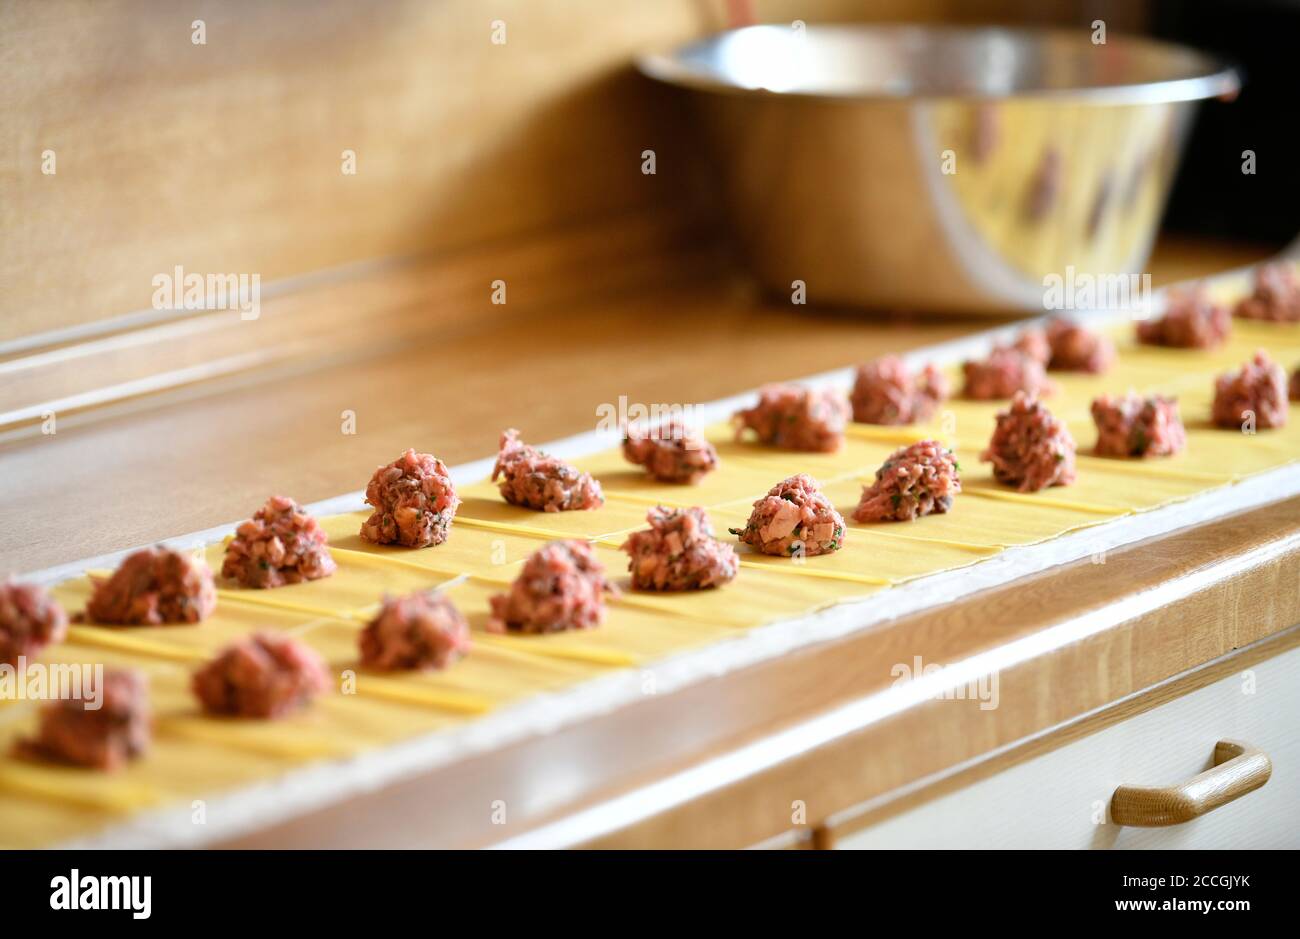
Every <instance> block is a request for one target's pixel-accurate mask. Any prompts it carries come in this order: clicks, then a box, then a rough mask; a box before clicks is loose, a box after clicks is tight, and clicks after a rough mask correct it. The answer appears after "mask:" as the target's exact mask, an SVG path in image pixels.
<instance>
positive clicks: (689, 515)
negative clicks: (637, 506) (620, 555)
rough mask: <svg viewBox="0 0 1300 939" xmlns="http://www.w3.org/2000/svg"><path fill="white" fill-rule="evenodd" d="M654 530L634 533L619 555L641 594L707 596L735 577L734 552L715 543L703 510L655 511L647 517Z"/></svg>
mask: <svg viewBox="0 0 1300 939" xmlns="http://www.w3.org/2000/svg"><path fill="white" fill-rule="evenodd" d="M646 521H648V522H649V523H650V527H649V528H648V529H646V530H644V531H637V532H633V533H632V534H630V535H628V537H627V540H626V541H624V542H623V545H622V548H621V550H623V551H626V552H627V553H628V555H629V556H630V559H629V561H628V565H627V569H628V570H629V571H630V572H631V574H632V586H633V587H635V588H636V589H638V590H703V589H706V588H709V587H718V586H721V585H722V584H725V583H727V582H728V581H730V580H732V579H733V578H734V577H735V576H736V571H737V570H738V569H739V561H738V559H737V558H736V549H735V548H733V547H732V546H731V545H729V544H723V543H722V542H721V541H718V540H717V539H716V538H714V537H713V526H712V525H710V524H709V517H708V515H706V514H705V512H704V510H703V509H699V508H690V509H667V508H664V507H663V506H656V507H655V508H653V509H651V510H650V511H649V513H647V515H646Z"/></svg>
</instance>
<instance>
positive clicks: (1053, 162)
mask: <svg viewBox="0 0 1300 939" xmlns="http://www.w3.org/2000/svg"><path fill="white" fill-rule="evenodd" d="M639 66H640V68H641V70H642V71H643V72H644V73H645V74H646V75H648V76H650V77H651V78H654V79H657V80H659V81H662V82H666V83H668V84H670V85H674V86H678V87H680V88H684V89H687V91H688V93H689V94H690V95H691V96H692V97H693V99H694V100H695V103H696V104H697V105H698V113H699V117H700V125H701V129H702V131H703V132H704V134H705V135H706V136H707V138H708V144H709V150H710V151H711V153H712V154H713V156H714V158H715V159H714V162H715V164H716V168H717V171H718V180H719V185H720V188H721V191H722V192H723V193H724V194H725V200H726V204H727V207H728V210H729V212H730V215H731V218H732V221H733V223H734V227H735V229H736V232H737V234H738V236H739V239H740V241H741V243H742V244H743V245H744V247H745V249H746V252H747V254H748V257H749V260H750V264H751V267H752V269H753V272H754V274H755V275H756V276H757V278H758V279H759V280H760V281H761V282H762V283H763V284H764V285H765V286H766V287H768V288H769V289H771V290H773V291H777V292H780V293H785V294H789V293H791V292H792V290H794V289H795V288H794V287H792V284H794V282H796V281H801V282H803V283H804V284H805V285H806V293H807V297H808V301H809V302H811V303H828V304H846V305H855V306H869V307H892V308H897V307H903V308H911V309H921V310H936V311H980V312H983V311H993V310H1000V311H1006V310H1008V309H1013V310H1014V309H1024V310H1031V309H1032V310H1037V311H1041V310H1042V309H1043V305H1044V302H1043V301H1044V278H1045V277H1047V276H1048V275H1050V274H1058V275H1061V276H1063V277H1064V276H1065V275H1066V274H1067V268H1073V271H1074V273H1075V274H1080V273H1090V274H1093V275H1114V274H1127V273H1136V272H1140V271H1141V268H1142V266H1143V265H1144V264H1145V263H1146V260H1147V257H1148V255H1149V253H1150V249H1151V242H1152V239H1153V237H1154V235H1155V230H1156V225H1157V224H1158V222H1159V220H1160V215H1161V212H1162V210H1163V208H1164V203H1165V198H1166V195H1167V193H1168V189H1169V183H1170V181H1171V179H1172V176H1173V173H1174V170H1175V169H1176V167H1177V163H1178V159H1179V156H1180V154H1181V150H1182V146H1183V142H1184V138H1185V135H1186V131H1187V129H1188V127H1189V123H1190V120H1191V118H1192V115H1193V112H1194V109H1195V107H1196V102H1198V101H1199V100H1201V99H1204V98H1210V97H1215V96H1220V97H1227V96H1231V95H1233V94H1235V93H1236V91H1237V90H1238V88H1239V84H1240V83H1239V81H1238V77H1237V74H1236V72H1235V71H1234V70H1233V69H1231V68H1229V67H1226V66H1225V65H1223V64H1222V63H1219V62H1216V61H1214V60H1212V59H1210V58H1208V57H1206V56H1204V55H1202V54H1200V53H1197V52H1194V51H1192V50H1190V49H1185V48H1181V47H1178V46H1172V45H1167V44H1163V43H1156V42H1151V41H1145V40H1136V39H1129V38H1118V37H1109V38H1108V40H1107V41H1106V42H1105V43H1104V44H1094V43H1093V41H1092V34H1091V33H1089V32H1078V33H1075V32H1069V33H1067V32H1057V31H1037V30H1035V31H1029V30H1007V29H959V28H929V27H914V26H818V27H807V28H806V29H804V28H794V27H786V26H755V27H750V28H747V29H741V30H736V31H733V32H729V33H724V34H722V35H720V36H717V37H714V38H711V39H709V40H706V41H704V42H700V43H698V44H695V45H691V46H687V47H686V48H683V49H679V50H677V51H675V52H672V53H669V54H659V55H650V56H646V57H644V58H642V59H641V60H640V62H639Z"/></svg>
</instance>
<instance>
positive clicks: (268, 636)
mask: <svg viewBox="0 0 1300 939" xmlns="http://www.w3.org/2000/svg"><path fill="white" fill-rule="evenodd" d="M191 687H192V688H193V690H194V695H195V697H197V698H198V699H199V703H200V704H201V705H203V709H204V710H205V711H207V712H208V713H210V714H225V715H231V716H234V717H254V718H271V717H281V716H283V715H285V714H288V713H289V712H291V711H293V710H296V709H297V708H299V707H301V706H302V705H304V704H306V703H307V702H308V701H310V700H311V699H312V698H313V697H315V696H316V695H317V694H319V693H321V692H322V691H324V690H325V689H326V688H328V687H329V677H328V673H327V672H326V670H325V663H324V662H322V661H321V658H320V656H318V655H317V654H316V653H315V652H314V651H312V649H310V648H309V647H308V646H306V645H304V644H303V643H302V642H300V641H299V640H297V639H294V638H292V637H290V636H281V635H276V634H274V633H258V634H256V635H252V636H249V637H247V638H245V639H242V640H240V641H239V642H236V643H234V644H232V645H229V646H227V647H226V648H225V649H223V650H222V651H221V652H219V653H218V654H217V656H216V657H215V658H214V659H212V660H211V661H209V662H208V663H207V664H206V665H204V666H203V667H202V668H200V669H199V670H198V671H197V672H195V673H194V676H193V679H192V681H191Z"/></svg>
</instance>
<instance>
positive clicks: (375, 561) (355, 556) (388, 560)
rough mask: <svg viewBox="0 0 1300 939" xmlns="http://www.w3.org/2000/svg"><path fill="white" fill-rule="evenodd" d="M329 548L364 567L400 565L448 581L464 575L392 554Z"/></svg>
mask: <svg viewBox="0 0 1300 939" xmlns="http://www.w3.org/2000/svg"><path fill="white" fill-rule="evenodd" d="M457 521H459V519H457ZM329 550H330V554H335V555H338V556H339V557H345V558H347V559H348V560H350V561H354V562H355V563H357V564H360V565H362V566H363V567H380V568H382V567H390V566H391V567H400V568H401V569H402V570H406V571H414V572H416V573H420V574H427V575H428V576H430V577H445V578H447V583H449V582H450V581H453V580H457V579H459V578H460V577H461V576H462V575H461V574H460V572H458V571H453V570H448V569H446V568H441V567H426V566H425V565H423V564H416V563H415V562H414V561H408V560H406V559H404V558H399V557H394V556H393V555H391V554H378V553H375V552H372V551H356V550H354V549H352V548H340V547H337V546H335V545H330V546H329ZM410 550H412V551H421V550H433V549H423V548H412V549H410ZM447 583H440V584H435V585H434V588H433V589H443V588H445V587H446V586H447Z"/></svg>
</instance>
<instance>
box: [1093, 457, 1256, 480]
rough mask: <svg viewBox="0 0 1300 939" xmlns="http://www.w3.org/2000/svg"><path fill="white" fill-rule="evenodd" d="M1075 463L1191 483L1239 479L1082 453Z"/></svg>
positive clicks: (1229, 474) (1226, 474) (1201, 471)
mask: <svg viewBox="0 0 1300 939" xmlns="http://www.w3.org/2000/svg"><path fill="white" fill-rule="evenodd" d="M1075 462H1076V463H1078V465H1079V466H1080V467H1085V466H1092V467H1095V468H1096V469H1109V470H1117V471H1119V472H1121V473H1132V474H1133V475H1134V476H1154V477H1157V478H1160V479H1182V480H1186V481H1187V482H1189V483H1217V484H1220V485H1222V484H1224V483H1229V482H1232V481H1233V480H1234V479H1236V478H1237V476H1236V474H1234V473H1207V472H1205V471H1203V470H1185V469H1179V468H1177V467H1172V466H1162V465H1160V464H1159V463H1157V462H1142V461H1139V460H1118V459H1112V458H1109V457H1103V456H1090V455H1089V454H1086V453H1081V454H1079V455H1078V456H1077V457H1075Z"/></svg>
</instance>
